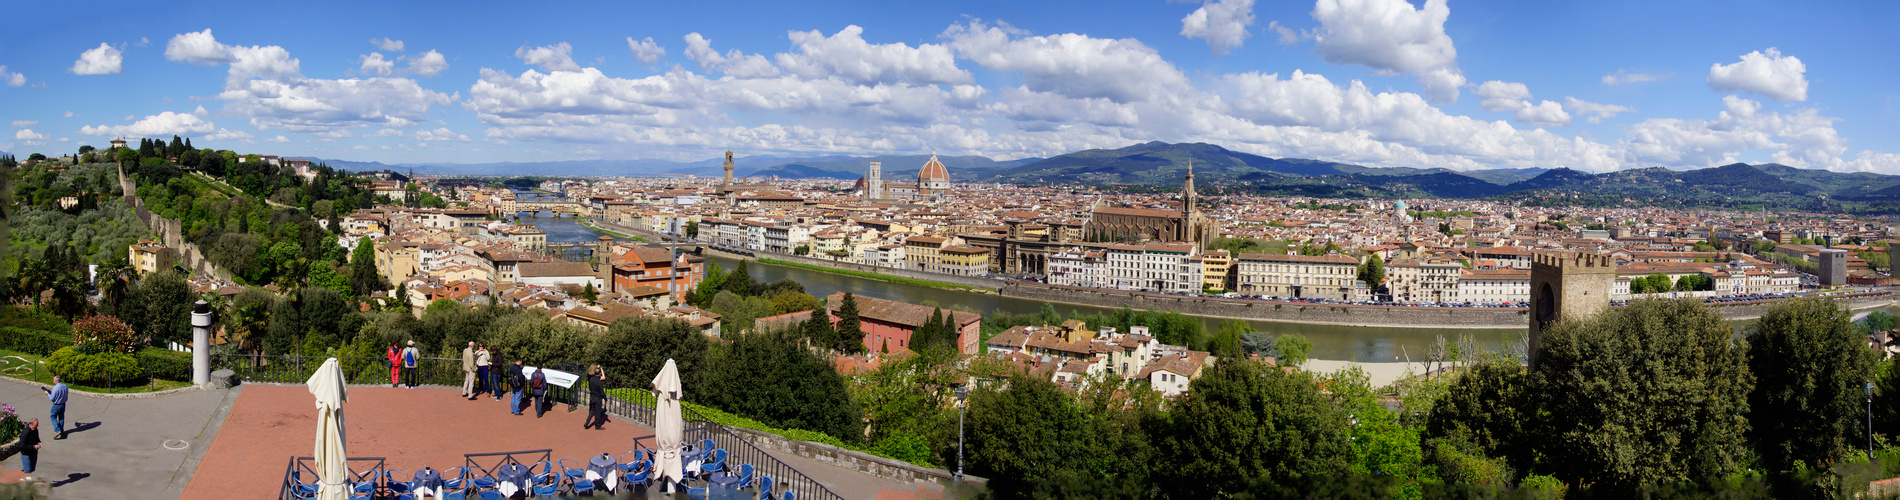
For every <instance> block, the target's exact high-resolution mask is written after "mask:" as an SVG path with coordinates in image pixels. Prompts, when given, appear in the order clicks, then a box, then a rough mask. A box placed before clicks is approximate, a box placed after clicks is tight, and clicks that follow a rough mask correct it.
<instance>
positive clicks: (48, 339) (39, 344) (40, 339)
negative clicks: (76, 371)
mask: <svg viewBox="0 0 1900 500" xmlns="http://www.w3.org/2000/svg"><path fill="white" fill-rule="evenodd" d="M71 345H73V342H72V339H71V338H69V337H67V336H64V335H59V334H55V333H53V332H48V331H43V330H29V329H25V328H20V327H14V326H6V327H0V349H6V350H9V351H18V352H24V353H28V354H37V355H40V356H45V355H48V354H52V353H53V351H57V350H60V348H63V347H68V346H71Z"/></svg>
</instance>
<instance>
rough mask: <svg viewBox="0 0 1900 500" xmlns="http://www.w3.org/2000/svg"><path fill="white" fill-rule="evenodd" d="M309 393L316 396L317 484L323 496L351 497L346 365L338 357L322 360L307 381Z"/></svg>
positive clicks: (323, 499) (341, 499)
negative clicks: (345, 420)
mask: <svg viewBox="0 0 1900 500" xmlns="http://www.w3.org/2000/svg"><path fill="white" fill-rule="evenodd" d="M304 385H306V386H309V387H310V395H312V396H316V398H317V450H316V453H314V454H313V455H312V456H314V457H316V459H317V480H318V482H319V483H321V484H322V485H321V486H319V487H318V488H317V498H318V499H320V500H345V499H347V498H349V497H350V463H349V460H347V459H346V458H344V457H345V456H346V453H345V452H344V451H343V443H344V441H345V440H344V438H343V403H345V402H348V401H349V400H350V392H349V388H347V387H345V386H344V384H343V366H342V365H339V364H337V361H336V358H330V359H328V360H325V361H324V362H323V366H322V367H319V368H317V373H314V374H311V375H310V380H307V381H305V382H304Z"/></svg>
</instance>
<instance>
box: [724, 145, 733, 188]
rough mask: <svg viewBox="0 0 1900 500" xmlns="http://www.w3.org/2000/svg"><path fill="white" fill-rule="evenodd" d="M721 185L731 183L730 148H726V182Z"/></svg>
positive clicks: (729, 184)
mask: <svg viewBox="0 0 1900 500" xmlns="http://www.w3.org/2000/svg"><path fill="white" fill-rule="evenodd" d="M723 185H724V186H731V185H732V150H730V149H728V150H726V183H725V184H723Z"/></svg>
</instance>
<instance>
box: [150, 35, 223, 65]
mask: <svg viewBox="0 0 1900 500" xmlns="http://www.w3.org/2000/svg"><path fill="white" fill-rule="evenodd" d="M165 58H166V59H170V60H173V61H178V62H182V63H190V64H196V65H200V66H216V65H219V64H224V63H228V62H231V61H232V60H233V59H232V57H231V50H230V49H229V48H226V47H225V46H224V44H222V43H218V40H217V38H215V37H212V36H211V29H210V28H205V30H204V31H196V32H190V33H181V34H178V35H175V36H173V37H172V39H171V41H170V42H166V43H165Z"/></svg>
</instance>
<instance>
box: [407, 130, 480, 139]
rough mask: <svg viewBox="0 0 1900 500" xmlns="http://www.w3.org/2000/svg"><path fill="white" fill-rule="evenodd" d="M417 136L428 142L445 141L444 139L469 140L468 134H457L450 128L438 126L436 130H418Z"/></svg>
mask: <svg viewBox="0 0 1900 500" xmlns="http://www.w3.org/2000/svg"><path fill="white" fill-rule="evenodd" d="M415 138H416V140H418V141H427V142H444V141H457V142H468V136H466V135H462V134H457V133H455V131H452V130H449V129H448V128H438V129H435V130H418V131H416V135H415Z"/></svg>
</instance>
